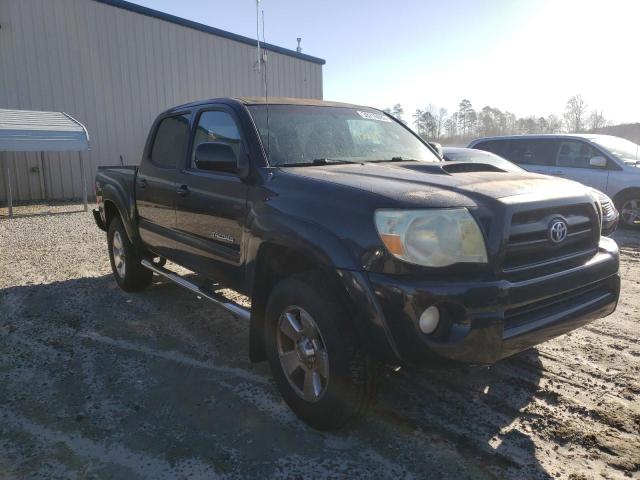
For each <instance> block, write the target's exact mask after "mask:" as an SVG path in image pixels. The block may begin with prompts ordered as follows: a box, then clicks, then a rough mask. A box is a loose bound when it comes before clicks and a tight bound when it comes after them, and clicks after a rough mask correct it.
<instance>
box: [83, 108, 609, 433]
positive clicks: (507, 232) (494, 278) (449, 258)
mask: <svg viewBox="0 0 640 480" xmlns="http://www.w3.org/2000/svg"><path fill="white" fill-rule="evenodd" d="M96 196H97V199H98V204H99V208H98V210H96V211H95V212H94V215H95V219H96V222H97V224H98V225H99V226H100V227H101V228H103V229H105V230H106V231H107V243H108V250H109V255H110V260H111V266H112V270H113V274H114V276H115V280H116V282H117V283H118V284H119V285H120V286H121V287H122V288H123V289H124V290H126V291H136V290H141V289H143V288H145V287H147V286H149V284H150V283H151V278H152V272H155V273H157V274H159V275H161V276H163V277H165V278H167V279H169V280H172V281H174V282H176V283H177V284H179V285H181V286H183V287H185V288H188V289H189V290H192V291H194V292H197V293H198V294H199V295H201V296H203V297H204V298H207V299H209V300H211V301H214V302H216V303H217V304H218V305H220V306H221V307H223V308H225V309H227V310H229V311H230V312H232V313H233V314H234V315H235V316H237V317H240V318H246V319H248V320H249V344H250V347H249V351H250V357H251V360H253V361H261V360H268V361H269V363H270V366H271V369H272V372H273V375H274V377H275V380H276V383H277V385H278V387H279V389H280V391H281V393H282V396H283V398H284V399H285V401H286V402H287V403H288V405H289V406H290V407H291V408H292V409H293V411H294V412H295V413H296V415H298V417H300V418H301V419H302V420H304V421H305V422H307V423H308V424H309V425H311V426H313V427H315V428H319V429H331V428H337V427H340V426H342V425H344V424H345V423H346V422H348V421H350V420H352V419H353V418H355V417H357V416H358V415H361V414H362V413H363V412H364V411H365V409H366V407H367V405H368V404H369V403H370V401H371V400H372V397H373V393H374V391H375V382H376V378H377V371H378V368H379V367H378V365H380V364H388V365H394V366H398V365H425V364H427V365H434V364H436V363H438V362H443V361H444V362H455V363H465V364H491V363H494V362H496V361H498V360H500V359H501V358H505V357H507V356H509V355H513V354H515V353H517V352H519V351H522V350H524V349H527V348H529V347H531V346H533V345H536V344H538V343H540V342H543V341H545V340H548V339H550V338H553V337H556V336H558V335H561V334H563V333H565V332H568V331H570V330H573V329H575V328H577V327H579V326H581V325H584V324H585V323H587V322H590V321H592V320H594V319H596V318H600V317H603V316H606V315H609V314H610V313H611V312H613V311H614V310H615V307H616V303H617V300H618V296H619V291H620V278H619V274H618V265H619V257H618V248H617V246H616V244H615V242H613V241H612V240H610V239H608V238H601V236H600V210H601V207H600V205H599V203H598V200H597V198H596V197H595V196H593V194H592V192H591V190H590V189H587V188H585V187H583V186H581V185H579V184H576V183H574V182H567V181H565V180H561V179H555V178H549V177H545V176H540V175H535V174H530V173H528V172H524V171H522V172H503V171H499V170H498V169H496V168H495V167H491V166H488V165H483V164H473V163H464V162H462V163H446V162H442V161H441V160H440V158H439V157H438V156H437V155H436V154H435V152H434V151H433V150H432V149H431V148H430V147H429V146H428V145H427V144H426V143H425V142H424V141H423V140H421V139H420V138H419V137H418V136H417V135H416V134H415V133H413V132H412V131H411V130H410V129H408V128H407V127H406V126H404V125H403V124H402V123H400V122H398V121H396V120H395V119H393V118H392V117H390V116H388V115H386V114H384V113H383V112H381V111H379V110H375V109H372V108H368V107H361V106H354V105H347V104H337V103H331V102H322V101H318V100H291V99H270V102H269V104H268V105H267V104H266V103H265V101H264V99H260V98H258V99H250V98H244V99H218V100H210V101H206V102H199V103H190V104H187V105H181V106H179V107H175V108H172V109H171V110H168V111H166V112H164V113H162V114H161V115H160V116H159V117H158V119H157V120H156V121H155V123H154V124H153V126H152V128H151V131H150V134H149V138H148V140H147V144H146V147H145V150H144V154H143V157H142V161H141V164H140V167H139V168H137V167H129V168H122V167H113V168H109V167H102V168H100V169H99V171H98V173H97V175H96ZM165 260H169V261H171V262H174V263H176V264H179V265H182V266H184V267H186V268H188V269H189V270H191V271H193V272H195V273H196V274H197V276H196V277H197V278H196V279H195V280H194V279H192V277H182V276H179V275H177V274H176V273H174V272H172V271H171V270H170V269H168V268H166V267H165V266H164V261H165ZM214 281H215V282H216V284H217V285H223V286H225V287H227V288H231V289H235V290H237V291H239V292H240V293H243V294H245V295H247V296H249V297H250V298H251V309H250V310H249V309H246V308H244V307H242V306H240V305H237V304H234V303H233V302H231V301H229V300H227V299H225V298H223V297H221V296H220V295H218V294H217V293H216V291H214V290H213V286H212V284H213V282H214ZM425 401H426V400H425Z"/></svg>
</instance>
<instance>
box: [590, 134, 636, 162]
mask: <svg viewBox="0 0 640 480" xmlns="http://www.w3.org/2000/svg"><path fill="white" fill-rule="evenodd" d="M592 142H593V143H596V144H598V145H600V146H601V147H602V148H604V149H605V150H607V151H609V153H611V154H612V155H614V156H616V157H617V158H618V159H619V160H622V161H623V162H624V163H627V164H638V163H640V145H638V144H637V143H633V142H632V141H630V140H625V139H624V138H620V137H597V138H594V139H593V140H592Z"/></svg>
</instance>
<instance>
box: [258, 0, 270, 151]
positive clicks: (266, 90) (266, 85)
mask: <svg viewBox="0 0 640 480" xmlns="http://www.w3.org/2000/svg"><path fill="white" fill-rule="evenodd" d="M258 1H260V0H258ZM262 43H264V44H266V43H267V40H266V39H265V36H264V10H262ZM261 61H262V63H264V66H263V67H264V68H263V69H262V75H263V82H264V103H265V107H266V109H267V158H268V159H269V160H271V128H270V126H269V82H268V80H267V52H266V50H264V49H263V50H262V58H261Z"/></svg>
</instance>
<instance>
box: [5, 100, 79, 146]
mask: <svg viewBox="0 0 640 480" xmlns="http://www.w3.org/2000/svg"><path fill="white" fill-rule="evenodd" d="M88 149H89V134H88V133H87V129H86V128H85V127H84V125H82V124H81V123H80V122H78V121H77V120H76V119H74V118H73V117H71V116H70V115H67V114H66V113H64V112H38V111H34V110H4V109H0V152H80V151H84V150H88Z"/></svg>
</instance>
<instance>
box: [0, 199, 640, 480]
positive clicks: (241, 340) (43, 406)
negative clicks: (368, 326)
mask: <svg viewBox="0 0 640 480" xmlns="http://www.w3.org/2000/svg"><path fill="white" fill-rule="evenodd" d="M78 209H79V208H78V206H75V205H72V206H65V207H57V208H51V209H50V210H52V211H53V213H54V214H53V215H48V216H28V217H23V218H16V219H13V220H7V219H0V273H1V275H0V477H1V478H65V479H66V478H83V479H90V478H127V479H130V478H152V479H163V478H194V479H197V478H216V477H229V478H244V477H251V478H324V477H333V478H350V479H351V478H376V479H377V478H389V477H393V478H394V479H400V478H557V477H559V478H572V479H587V478H601V477H605V478H629V477H632V478H640V345H639V343H638V339H639V337H640V326H639V322H640V319H639V317H640V248H638V247H639V246H640V235H636V234H632V233H629V232H622V234H620V235H617V239H618V241H619V243H621V244H622V245H624V246H623V247H622V251H623V255H622V269H621V271H622V277H623V294H622V299H621V303H620V305H619V307H618V311H617V312H616V313H615V314H614V315H612V316H610V317H608V318H606V319H602V320H599V321H597V322H594V323H592V324H590V325H589V326H587V327H586V328H583V329H581V330H578V331H576V332H573V333H571V334H569V335H566V336H563V337H561V338H558V339H556V340H554V341H551V342H549V343H547V344H544V345H542V346H541V347H539V348H537V349H533V350H530V351H528V352H525V353H523V354H521V355H518V356H516V357H514V358H511V359H509V360H506V361H503V362H501V363H499V364H497V365H496V366H494V367H492V368H471V369H457V370H441V371H433V372H427V373H420V374H417V373H412V372H407V371H400V372H399V373H392V372H389V373H387V375H386V376H385V378H384V381H383V385H382V389H381V390H382V391H381V397H380V399H379V402H378V405H377V407H376V408H375V410H374V412H373V413H372V415H371V416H370V417H369V418H368V419H367V421H366V422H364V423H363V424H362V425H360V426H358V427H356V428H353V429H352V430H351V431H349V432H347V433H343V434H340V435H334V434H326V433H318V432H315V431H313V430H311V429H309V428H308V427H306V426H305V425H303V424H302V423H301V422H299V421H298V420H297V419H296V418H295V416H293V414H291V413H290V411H289V410H288V408H287V407H286V405H285V404H284V403H283V401H282V400H281V398H280V396H279V395H278V392H277V391H276V389H275V386H274V384H273V382H272V380H271V377H270V374H269V371H268V368H267V366H266V365H264V364H259V365H251V364H250V363H249V361H248V352H247V344H248V341H247V340H248V326H247V325H246V324H245V323H242V322H240V321H235V320H233V319H232V318H231V317H230V315H228V314H227V313H225V312H223V311H221V310H220V309H217V308H215V307H214V306H212V305H211V304H209V303H206V302H205V301H203V300H197V299H196V298H195V296H194V295H192V294H190V293H188V292H186V291H183V290H181V289H179V287H177V286H174V285H172V284H168V283H166V282H161V281H158V282H157V283H155V284H154V285H153V286H152V287H151V288H150V289H148V290H147V291H145V292H143V293H139V294H133V295H132V294H126V293H124V292H122V291H121V290H119V289H118V288H117V287H116V284H115V282H114V281H113V280H112V277H111V273H110V268H109V264H108V259H107V252H106V242H105V238H104V233H103V232H101V231H100V230H98V229H97V228H96V227H95V226H94V225H93V223H92V218H91V216H90V214H88V213H84V212H79V213H63V212H64V211H69V210H76V211H77V210H78ZM36 210H42V207H38V208H37V209H36ZM31 211H32V210H31V209H19V210H18V213H29V212H31ZM2 213H3V212H0V214H2ZM634 245H635V246H634Z"/></svg>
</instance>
